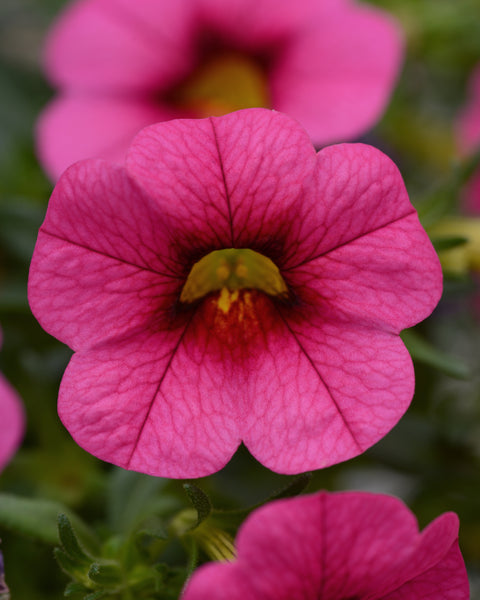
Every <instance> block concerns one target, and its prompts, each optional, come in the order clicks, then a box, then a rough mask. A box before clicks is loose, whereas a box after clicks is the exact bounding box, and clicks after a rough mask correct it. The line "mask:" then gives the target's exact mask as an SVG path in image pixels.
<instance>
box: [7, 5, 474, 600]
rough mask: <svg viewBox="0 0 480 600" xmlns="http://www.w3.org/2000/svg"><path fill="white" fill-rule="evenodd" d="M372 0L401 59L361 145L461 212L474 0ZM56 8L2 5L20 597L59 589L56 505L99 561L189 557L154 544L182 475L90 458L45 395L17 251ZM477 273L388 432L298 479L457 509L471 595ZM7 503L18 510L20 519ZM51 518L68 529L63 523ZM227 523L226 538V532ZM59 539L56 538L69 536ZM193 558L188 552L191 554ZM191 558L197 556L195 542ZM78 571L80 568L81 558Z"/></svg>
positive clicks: (43, 201)
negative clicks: (361, 450)
mask: <svg viewBox="0 0 480 600" xmlns="http://www.w3.org/2000/svg"><path fill="white" fill-rule="evenodd" d="M371 3H372V4H375V5H378V6H380V7H382V8H385V9H387V10H389V11H391V13H392V14H394V15H396V17H397V18H398V19H399V21H400V22H401V23H402V25H403V27H404V29H405V32H406V48H407V56H406V60H405V65H404V69H403V72H402V75H401V78H400V80H399V82H398V86H397V88H396V91H395V94H394V97H393V99H392V102H391V104H390V106H389V108H388V110H387V112H386V114H385V116H384V118H383V119H382V121H381V122H380V123H379V124H378V126H377V127H376V128H375V129H374V130H373V131H372V132H371V133H369V134H368V135H367V136H365V138H364V139H363V141H366V142H368V143H371V144H373V145H375V146H377V147H379V148H381V149H382V150H384V151H385V152H386V153H387V154H388V155H389V156H391V157H392V158H393V160H394V161H395V162H396V163H397V164H398V165H399V167H400V169H401V171H402V174H403V176H404V178H405V181H406V184H407V188H408V190H409V192H410V196H411V199H412V201H413V202H414V204H415V205H416V206H417V207H418V208H419V209H420V211H421V212H422V210H423V211H424V212H426V211H427V209H428V210H430V211H431V210H432V207H433V209H434V211H435V210H436V209H437V208H438V207H441V208H442V210H441V211H440V212H444V211H445V210H450V211H453V212H455V211H461V206H460V205H459V197H460V188H461V185H462V184H463V183H464V181H463V180H464V176H462V177H461V178H460V179H459V178H458V169H457V165H458V162H459V156H458V153H457V150H456V146H455V140H454V120H455V117H456V115H457V113H458V110H459V108H460V107H461V105H462V103H463V102H464V101H465V97H466V83H467V80H468V77H469V74H470V72H471V70H472V68H473V67H474V65H475V64H476V63H477V62H480V0H456V1H455V2H452V0H372V2H371ZM63 4H64V2H63V1H62V0H2V2H1V3H0V324H1V326H2V329H3V332H4V344H3V349H2V352H1V353H0V370H1V371H3V372H4V373H5V374H6V376H7V377H8V379H9V380H10V381H11V382H12V384H13V385H14V386H15V387H16V388H17V390H18V391H19V393H20V395H21V396H22V398H23V400H24V403H25V407H26V413H27V417H28V423H27V432H26V436H25V440H24V444H23V446H22V448H21V450H20V451H19V452H18V454H17V455H16V457H15V458H14V460H13V461H12V463H11V464H10V465H9V466H8V467H7V468H6V470H5V471H4V472H3V473H2V474H1V476H0V537H1V538H2V548H3V553H4V557H5V565H6V579H7V582H8V584H9V586H10V588H11V591H12V597H13V598H28V600H46V599H48V600H52V599H55V598H62V597H63V590H64V588H65V586H66V584H67V583H68V581H69V578H68V577H67V576H66V575H64V574H63V573H62V572H61V570H60V569H59V567H58V565H57V563H56V562H55V559H54V556H53V545H56V546H58V547H59V548H60V547H61V548H63V550H60V552H64V553H65V551H67V554H68V552H70V553H71V552H73V550H72V546H71V545H70V547H69V548H70V550H68V548H66V546H67V547H68V546H69V542H68V541H67V542H66V541H65V539H63V540H62V542H60V541H57V542H56V543H54V542H55V540H57V532H56V528H55V527H56V526H55V520H56V516H53V512H54V513H57V512H64V513H66V514H68V515H69V519H73V521H72V523H73V522H75V519H81V520H82V521H81V522H83V523H86V524H88V526H86V527H88V530H89V531H90V530H91V535H92V536H95V537H96V538H98V544H99V545H100V546H102V544H103V547H102V549H101V550H98V549H97V550H96V551H97V552H99V553H100V554H102V553H103V554H102V556H103V557H105V556H110V557H111V556H115V560H116V561H120V562H114V563H112V564H114V565H117V566H118V564H124V563H122V562H121V561H126V560H127V558H128V557H125V556H122V558H121V559H120V558H118V556H120V555H119V554H118V553H117V554H115V552H117V551H118V552H120V554H121V552H122V551H123V550H122V548H124V547H125V544H126V540H129V539H131V536H136V542H135V544H136V545H135V548H136V554H135V557H134V558H133V559H132V560H133V563H131V565H130V566H129V569H130V571H129V573H133V572H134V567H135V565H136V564H137V563H135V561H138V560H140V558H141V557H143V559H142V560H144V564H148V565H151V564H153V563H154V560H153V558H152V557H153V556H158V555H161V556H162V560H163V561H165V563H168V565H170V566H169V567H168V569H170V570H169V571H168V573H167V571H164V572H162V570H161V569H160V570H158V573H159V575H158V578H157V579H158V581H166V579H165V578H167V579H168V577H170V578H171V581H174V582H175V584H174V585H173V588H175V589H179V586H180V585H181V581H182V578H183V577H184V576H185V573H186V571H185V569H186V568H187V567H186V565H187V562H188V556H189V552H190V550H189V547H188V544H187V545H186V546H185V548H184V549H182V545H181V544H180V545H177V546H176V545H175V543H173V544H170V545H168V544H166V543H165V539H166V538H168V527H169V523H170V522H171V519H172V517H173V516H174V515H175V514H177V513H178V512H179V511H182V510H185V509H187V508H191V503H190V500H189V497H188V495H187V494H185V492H184V490H183V489H182V485H181V482H178V481H166V480H161V479H155V478H151V477H148V476H144V475H139V474H135V473H127V472H125V471H122V470H121V469H117V468H114V467H112V466H111V465H107V464H103V463H101V462H100V461H98V460H97V459H95V458H93V457H92V456H90V455H88V454H87V453H86V452H84V451H83V450H81V449H80V448H79V447H78V446H77V445H76V444H75V443H74V442H73V441H72V440H71V438H70V436H69V435H68V433H67V432H66V431H65V430H64V428H63V427H62V425H61V424H60V422H59V420H58V417H57V413H56V397H57V391H58V385H59V381H60V378H61V375H62V373H63V370H64V368H65V366H66V364H67V362H68V360H69V357H70V351H69V350H68V349H67V348H65V347H64V346H62V345H61V344H60V343H58V342H57V341H56V340H54V339H52V338H51V337H50V336H48V335H47V334H46V333H44V332H43V331H42V329H41V328H40V326H39V325H38V324H37V322H36V321H35V319H34V318H33V317H32V315H31V314H30V311H29V308H28V303H27V294H26V282H27V274H28V265H29V259H30V256H31V253H32V250H33V246H34V243H35V239H36V232H37V229H38V227H39V225H40V224H41V222H42V219H43V215H44V212H45V209H46V205H47V201H48V197H49V195H50V192H51V188H52V186H51V183H50V182H49V181H48V180H47V178H46V177H45V176H44V174H43V173H42V170H41V168H40V167H39V165H38V163H37V161H36V159H35V152H34V141H33V133H32V132H33V130H34V126H35V119H36V116H37V114H38V112H39V111H40V109H41V108H42V106H44V105H45V103H46V102H47V100H48V98H49V97H50V96H51V95H52V91H51V90H50V88H49V86H48V84H47V83H46V82H45V80H44V79H43V76H42V73H41V69H40V52H41V43H42V39H43V37H44V34H45V31H46V30H47V28H48V26H49V24H50V22H51V20H52V19H53V17H54V15H55V14H56V12H57V11H58V9H59V8H60V7H61V6H62V5H63ZM428 214H430V215H431V214H432V213H431V212H430V213H428ZM435 218H436V217H435ZM427 220H428V219H427ZM426 224H428V223H426ZM460 237H461V236H460ZM457 242H458V243H460V242H461V240H460V241H458V240H457ZM479 280H480V276H479V279H477V280H475V277H474V276H470V275H469V274H465V276H464V277H457V278H456V279H446V281H445V293H444V297H443V299H442V301H441V303H440V305H439V307H438V309H437V310H436V311H435V313H434V315H433V316H432V317H431V318H430V319H428V320H427V321H426V322H425V323H424V324H422V325H421V327H419V328H417V330H416V331H415V332H409V333H407V338H408V339H407V340H406V341H407V344H408V345H409V348H410V349H411V350H412V352H413V354H414V356H415V369H416V377H417V384H416V394H415V398H414V400H413V403H412V406H411V408H410V409H409V411H408V412H407V414H406V415H405V417H403V419H402V420H401V421H400V423H399V424H398V426H397V427H396V428H395V429H394V430H393V431H392V432H391V433H390V434H389V435H387V436H386V438H385V439H384V440H382V441H381V442H380V443H378V444H377V445H376V446H375V447H373V448H372V449H371V450H369V451H368V452H366V453H365V454H364V455H362V456H360V457H358V458H356V459H354V460H351V461H348V462H347V463H345V464H342V465H338V466H335V467H331V468H329V469H325V470H322V471H318V472H315V473H314V474H313V477H312V479H311V482H310V485H309V488H308V490H309V491H313V490H317V489H322V488H325V489H329V490H336V489H368V490H372V491H382V492H386V493H393V494H396V495H398V496H400V497H401V498H403V499H404V500H405V501H406V502H407V503H408V505H409V506H410V507H411V508H412V510H413V511H414V512H415V513H416V515H417V516H418V519H419V522H420V524H421V526H424V525H426V524H427V523H428V522H429V521H431V520H433V519H434V518H435V517H436V516H438V515H439V514H440V513H442V512H445V511H448V510H454V511H456V512H457V513H458V515H459V516H460V520H461V537H460V541H461V547H462V551H463V554H464V557H465V560H466V562H467V567H468V570H469V574H470V577H471V582H472V598H475V597H477V598H480V500H479V495H480V335H479V334H480V301H479V300H478V294H479V284H478V281H479ZM476 297H477V300H476V305H475V298H476ZM452 375H454V376H455V377H452ZM287 481H290V479H288V478H286V477H284V476H281V475H277V474H275V473H272V472H270V471H268V470H267V469H265V468H264V467H262V466H261V465H260V464H258V463H257V462H256V461H255V460H254V459H253V458H252V457H251V456H250V455H249V454H248V453H247V452H246V451H245V450H244V449H243V448H241V449H240V450H239V451H238V453H237V454H236V455H235V457H234V458H233V460H232V461H231V462H230V463H229V464H228V465H227V466H226V467H225V468H224V469H223V470H222V471H220V472H219V473H216V474H215V475H212V476H211V477H209V478H206V479H204V480H202V481H199V482H196V484H198V486H200V488H201V489H202V490H204V491H205V492H206V493H207V494H208V496H209V497H210V499H211V501H212V503H213V507H214V509H216V510H217V511H218V509H223V510H239V509H242V508H245V507H247V506H252V505H254V504H256V503H258V502H261V501H263V500H265V499H266V498H268V497H270V496H272V494H273V493H274V491H275V490H278V489H282V488H283V487H284V486H285V485H286V482H287ZM295 485H296V484H295ZM300 487H301V486H300ZM12 495H17V496H21V497H23V498H25V499H26V500H25V502H27V504H21V503H20V504H18V503H15V502H13V504H16V508H17V510H18V511H19V512H18V515H17V516H18V518H19V519H20V521H21V522H22V526H21V527H16V526H15V523H12V522H11V520H12V518H13V517H12V516H11V515H10V517H9V518H10V520H9V518H8V516H7V517H6V518H3V517H2V510H3V509H5V511H6V512H7V513H9V510H8V506H9V505H7V503H8V502H11V501H12ZM30 501H31V502H32V503H33V504H31V505H29V504H28V502H30ZM2 503H3V504H2ZM2 506H3V509H2ZM21 510H25V511H26V514H29V515H30V518H29V519H27V521H26V522H25V520H22V513H21ZM42 511H43V512H42ZM52 511H53V512H52ZM16 514H17V513H16ZM215 514H216V517H215ZM243 514H244V513H243ZM212 515H213V517H215V518H217V519H220V520H221V518H220V517H221V513H215V510H214V512H213V513H212ZM213 517H212V518H213ZM208 518H211V517H208ZM35 521H37V525H39V527H37V528H36V527H35ZM79 522H80V521H79ZM207 522H208V519H207ZM63 525H64V530H68V526H67V525H65V521H64V522H63ZM78 527H79V528H80V529H81V528H82V526H78ZM65 528H66V529H65ZM74 529H75V530H76V533H77V534H80V531H79V530H78V529H77V528H75V526H74ZM165 531H167V534H165V535H164V534H163V533H162V532H165ZM92 532H94V533H92ZM228 533H230V534H231V535H234V533H235V531H234V528H233V529H232V530H231V531H229V532H228ZM64 535H66V536H67V537H68V531H67V533H65V532H64ZM87 537H88V536H87ZM72 543H73V542H71V544H72ZM82 543H84V544H86V543H87V542H86V541H85V539H83V542H82ZM115 544H117V545H115ZM115 548H116V550H115ZM92 551H93V550H92ZM58 552H59V551H57V555H58ZM109 553H110V554H109ZM190 554H191V553H190ZM139 557H140V558H139ZM196 558H197V555H195V556H194V557H193V558H192V555H190V560H191V561H194V560H196ZM198 558H199V560H200V561H203V560H206V558H207V557H206V556H205V555H202V553H201V552H200V554H199V555H198ZM82 560H83V559H82ZM89 560H90V559H89ZM112 560H113V559H112ZM127 562H128V561H127ZM102 564H103V563H102ZM105 564H106V563H105ZM192 564H193V563H192ZM87 566H88V569H90V568H91V564H90V562H89V563H88V565H87ZM117 566H115V568H117ZM112 568H113V567H112ZM115 568H113V571H115ZM88 569H87V570H88ZM95 569H96V570H95ZM95 569H94V570H93V571H91V576H92V578H93V579H92V581H93V580H95V577H96V578H97V579H98V578H100V579H101V578H102V575H103V577H104V578H105V577H106V578H107V579H108V577H110V576H111V577H113V578H114V580H115V577H116V574H115V573H116V571H115V573H113V571H112V570H111V571H108V569H106V570H105V569H104V570H102V569H101V568H100V567H98V568H97V567H95ZM176 569H177V570H176ZM107 571H108V572H107ZM112 573H113V575H112ZM152 577H153V576H152ZM175 578H176V579H175ZM157 579H156V578H155V577H153V579H152V581H157ZM115 581H116V580H115ZM75 585H77V587H75ZM75 585H74V586H73V587H72V586H71V587H70V596H71V597H72V598H76V597H79V598H80V597H83V595H82V594H83V592H84V590H83V591H82V589H81V585H83V584H81V583H79V584H75ZM159 585H160V584H159ZM78 586H80V587H78ZM92 589H93V588H92ZM158 593H159V594H160V595H159V596H158V597H168V596H167V595H166V593H165V594H164V595H163V596H162V595H161V592H158ZM76 594H77V595H76ZM93 597H94V596H92V598H93ZM98 597H99V596H98ZM125 597H127V596H125ZM128 597H130V596H128ZM132 597H133V596H132ZM138 597H143V596H138Z"/></svg>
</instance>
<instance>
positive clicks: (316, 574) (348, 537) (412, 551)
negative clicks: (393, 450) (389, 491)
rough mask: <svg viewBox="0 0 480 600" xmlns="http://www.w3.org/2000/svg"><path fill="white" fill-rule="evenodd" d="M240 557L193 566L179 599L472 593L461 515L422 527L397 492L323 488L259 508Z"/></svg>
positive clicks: (461, 598)
mask: <svg viewBox="0 0 480 600" xmlns="http://www.w3.org/2000/svg"><path fill="white" fill-rule="evenodd" d="M236 547H237V559H236V560H235V561H234V562H232V563H210V564H208V565H204V566H202V567H200V568H199V569H198V570H197V571H195V572H194V573H193V575H192V578H191V579H190V581H189V583H187V587H186V590H185V591H184V593H183V595H182V596H181V600H204V599H205V598H208V599H209V600H318V599H319V598H321V599H323V598H325V599H326V598H328V600H426V599H427V598H428V599H431V600H468V598H469V585H468V579H467V573H466V570H465V564H464V562H463V558H462V555H461V554H460V549H459V547H458V518H457V516H456V515H455V514H454V513H446V514H444V515H442V516H441V517H439V518H437V519H436V520H435V521H433V523H431V524H430V525H429V526H428V527H427V528H426V529H424V530H423V532H421V533H419V531H418V524H417V522H416V519H415V517H414V516H413V515H412V513H411V512H410V511H409V510H408V508H407V507H406V506H405V505H404V504H403V503H402V502H401V501H400V500H398V499H396V498H393V497H391V496H384V495H380V494H368V493H364V492H340V493H334V494H332V493H326V492H321V493H318V494H313V495H309V496H303V497H297V498H293V499H288V500H279V501H276V502H272V503H270V504H267V505H266V506H264V507H262V508H260V509H258V510H256V511H254V512H253V513H252V514H251V515H250V516H249V517H248V519H247V520H246V521H245V523H244V524H243V525H242V526H241V528H240V530H239V533H238V534H237V539H236Z"/></svg>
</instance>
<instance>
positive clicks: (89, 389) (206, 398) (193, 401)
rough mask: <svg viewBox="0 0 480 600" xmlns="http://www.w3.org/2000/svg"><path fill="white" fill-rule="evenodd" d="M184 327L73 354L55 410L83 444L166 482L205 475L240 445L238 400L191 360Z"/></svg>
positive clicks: (136, 335) (138, 335) (142, 334)
mask: <svg viewBox="0 0 480 600" xmlns="http://www.w3.org/2000/svg"><path fill="white" fill-rule="evenodd" d="M187 329H188V324H185V325H184V327H183V328H178V329H176V330H173V331H162V332H160V331H148V332H134V333H132V334H131V335H130V336H123V337H122V339H118V340H114V341H112V342H111V343H107V344H104V345H101V346H98V347H97V348H95V349H94V350H89V351H87V352H85V353H81V352H77V353H76V354H75V355H74V356H73V358H72V360H71V362H70V364H69V366H68V368H67V370H66V372H65V375H64V378H63V380H62V385H61V388H60V395H59V406H58V411H59V415H60V418H61V419H62V421H63V423H64V425H65V426H66V427H67V429H68V430H69V431H70V433H71V435H72V436H73V438H74V439H75V441H76V442H77V443H78V444H79V445H80V446H82V447H83V448H85V449H86V450H88V451H89V452H91V453H92V454H94V455H95V456H97V457H99V458H101V459H102V460H106V461H109V462H113V463H115V464H117V465H120V466H122V467H124V468H127V469H134V470H137V471H141V472H144V473H149V474H151V475H157V476H163V477H175V478H177V477H202V476H204V475H208V474H210V473H212V472H214V471H217V470H219V469H221V468H222V467H223V466H224V465H225V464H226V462H227V461H228V460H229V459H230V457H231V456H232V454H233V453H234V452H235V450H236V449H237V447H238V445H239V443H240V440H239V436H238V432H237V429H238V419H237V418H236V410H235V400H234V399H233V398H232V397H231V395H229V394H228V393H225V391H224V390H222V388H221V387H219V383H221V380H220V377H219V376H218V374H215V373H213V372H211V371H209V370H208V369H205V368H202V366H201V362H200V364H199V362H198V358H197V359H196V357H195V356H192V355H191V354H189V351H188V345H187V344H185V343H184V337H185V336H186V335H188V332H187V331H186V330H187Z"/></svg>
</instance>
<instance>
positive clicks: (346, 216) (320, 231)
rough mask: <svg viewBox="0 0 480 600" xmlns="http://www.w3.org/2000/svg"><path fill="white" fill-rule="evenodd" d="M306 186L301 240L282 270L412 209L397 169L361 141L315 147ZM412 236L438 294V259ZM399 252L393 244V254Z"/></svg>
mask: <svg viewBox="0 0 480 600" xmlns="http://www.w3.org/2000/svg"><path fill="white" fill-rule="evenodd" d="M307 185H310V188H309V189H307V190H306V192H305V194H304V199H303V202H304V204H306V205H307V206H306V207H305V208H304V210H305V214H306V216H307V217H308V218H307V219H305V220H306V222H305V223H303V224H302V229H301V238H302V244H301V245H299V246H298V247H295V249H294V250H295V252H292V255H291V256H289V259H288V260H287V261H285V263H284V264H282V267H283V270H284V271H289V270H291V269H293V268H294V267H297V266H301V265H302V264H304V263H307V262H308V261H311V260H313V259H315V258H318V257H320V256H323V255H324V254H326V253H328V252H330V251H332V250H334V249H336V248H339V247H340V246H345V245H346V244H349V243H350V242H353V241H355V240H356V239H357V238H361V237H363V236H367V235H368V234H370V233H373V232H375V231H377V230H380V229H388V228H389V227H390V226H391V225H394V224H395V223H396V222H397V221H401V220H402V219H405V218H406V217H408V216H410V215H414V214H415V209H414V208H413V206H412V205H411V203H410V200H409V198H408V194H407V191H406V189H405V184H404V183H403V179H402V176H401V175H400V172H399V170H398V168H397V167H396V166H395V164H394V163H393V162H392V161H391V160H390V159H389V158H388V157H387V156H386V155H385V154H383V152H380V150H377V149H376V148H373V147H372V146H367V145H365V144H338V145H335V146H329V147H327V148H324V149H323V150H321V151H320V152H319V153H318V154H317V166H316V179H315V181H314V182H313V183H310V182H309V181H308V180H307V181H306V182H305V187H306V186H307ZM417 228H421V227H420V225H417ZM414 230H415V226H413V225H412V231H414ZM417 235H418V236H422V235H423V241H422V247H423V246H425V249H423V250H422V252H425V260H427V258H428V261H429V268H430V267H431V268H433V269H434V270H435V274H436V275H437V278H436V282H437V285H436V286H435V290H436V292H437V293H439V292H440V289H441V280H439V279H438V274H439V273H440V264H439V261H438V258H437V257H436V255H435V253H434V251H433V249H432V246H431V244H430V242H429V241H428V238H427V237H426V236H425V234H417ZM401 255H402V251H401V248H399V258H401ZM392 267H393V265H392Z"/></svg>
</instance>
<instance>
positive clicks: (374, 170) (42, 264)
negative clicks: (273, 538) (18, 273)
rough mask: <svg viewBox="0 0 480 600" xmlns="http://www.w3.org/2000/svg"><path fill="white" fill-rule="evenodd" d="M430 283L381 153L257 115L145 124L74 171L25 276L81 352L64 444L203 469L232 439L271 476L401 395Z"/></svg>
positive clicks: (431, 255)
mask: <svg viewBox="0 0 480 600" xmlns="http://www.w3.org/2000/svg"><path fill="white" fill-rule="evenodd" d="M441 289H442V276H441V269H440V265H439V262H438V259H437V256H436V254H435V252H434V250H433V248H432V246H431V244H430V241H429V240H428V237H427V235H426V234H425V232H424V230H423V229H422V227H421V226H420V224H419V222H418V219H417V215H416V212H415V210H414V209H413V207H412V206H411V204H410V202H409V200H408V196H407V193H406V190H405V187H404V184H403V181H402V179H401V176H400V174H399V172H398V170H397V168H396V167H395V165H394V164H393V163H392V162H391V161H390V160H389V159H388V158H387V157H386V156H385V155H384V154H382V153H381V152H380V151H378V150H376V149H374V148H372V147H369V146H366V145H363V144H352V145H347V144H345V145H338V146H332V147H328V148H325V149H324V150H322V151H321V152H319V153H318V154H316V153H315V150H314V148H313V146H312V143H311V142H310V140H309V138H308V136H307V133H306V132H305V131H304V130H303V129H302V128H301V127H300V126H299V125H298V123H296V122H295V121H293V120H292V119H290V118H288V117H287V116H285V115H282V114H281V113H276V112H275V111H270V110H266V109H246V110H242V111H238V112H236V113H232V114H229V115H225V116H223V117H211V118H208V119H202V120H178V121H168V122H164V123H159V124H157V125H154V126H151V127H147V128H146V129H144V130H143V131H142V132H141V133H140V134H139V135H138V136H137V137H136V138H135V140H134V142H133V144H132V146H131V147H130V150H129V153H128V156H127V159H126V165H125V166H124V167H121V166H115V165H113V164H109V163H106V162H104V161H102V160H99V159H97V160H91V161H85V162H80V163H77V164H76V165H73V166H72V167H70V168H69V169H68V170H67V171H66V172H65V173H64V174H63V176H62V177H61V178H60V180H59V182H58V184H57V186H56V188H55V190H54V192H53V195H52V198H51V200H50V204H49V208H48V211H47V216H46V219H45V222H44V223H43V225H42V227H41V229H40V233H39V237H38V241H37V245H36V249H35V252H34V256H33V260H32V265H31V270H30V281H29V296H30V305H31V307H32V310H33V312H34V314H35V315H36V317H37V318H38V320H39V321H40V323H41V324H42V326H43V327H44V328H45V329H46V330H47V331H49V332H50V333H51V334H52V335H55V336H56V337H58V338H59V339H60V340H62V341H63V342H65V343H67V344H68V345H70V346H71V348H73V350H75V355H74V356H73V358H72V360H71V362H70V365H69V366H68V368H67V371H66V373H65V376H64V379H63V381H62V385H61V388H60V396H59V414H60V417H61V419H62V421H63V423H64V424H65V425H66V427H67V428H68V429H69V431H70V433H71V434H72V435H73V437H74V439H75V440H76V441H77V442H78V443H79V444H80V445H81V446H82V447H84V448H85V449H87V450H88V451H89V452H91V453H93V454H95V455H96V456H98V457H100V458H102V459H104V460H107V461H111V462H113V463H115V464H118V465H121V466H122V467H125V468H129V469H134V470H138V471H143V472H146V473H150V474H155V475H163V476H167V477H199V476H202V475H206V474H208V473H212V472H214V471H216V470H218V469H220V468H221V467H222V466H223V465H225V463H226V462H227V461H228V460H229V458H230V457H231V455H232V454H233V453H234V452H235V450H236V449H237V447H238V445H239V444H240V442H241V441H243V442H244V444H245V445H246V446H247V448H248V449H249V450H250V452H251V453H252V454H253V455H254V456H255V457H256V458H257V459H258V460H259V461H261V462H262V463H263V464H264V465H266V466H267V467H269V468H270V469H273V470H275V471H279V472H284V473H298V472H302V471H305V470H308V469H317V468H320V467H325V466H327V465H330V464H332V463H336V462H338V461H342V460H345V459H347V458H350V457H352V456H356V455H358V454H360V453H361V452H363V451H364V450H365V449H366V448H368V447H369V446H371V445H372V444H373V443H375V442H376V441H378V440H379V439H380V438H381V437H382V436H384V435H385V434H386V433H387V432H388V431H389V430H390V429H391V428H392V427H393V425H394V424H395V423H396V422H397V421H398V419H399V418H400V416H401V415H402V414H403V413H404V411H405V410H406V408H407V407H408V405H409V403H410V400H411V398H412V395H413V388H414V374H413V368H412V362H411V359H410V356H409V354H408V352H407V350H406V349H405V347H404V345H403V343H402V341H401V340H400V338H399V336H398V333H399V331H400V330H402V329H403V328H405V327H410V326H412V325H414V324H415V323H417V322H418V321H420V320H421V319H423V318H425V317H426V316H427V315H429V314H430V312H431V311H432V309H433V308H434V306H435V305H436V303H437V302H438V299H439V297H440V295H441Z"/></svg>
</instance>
